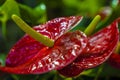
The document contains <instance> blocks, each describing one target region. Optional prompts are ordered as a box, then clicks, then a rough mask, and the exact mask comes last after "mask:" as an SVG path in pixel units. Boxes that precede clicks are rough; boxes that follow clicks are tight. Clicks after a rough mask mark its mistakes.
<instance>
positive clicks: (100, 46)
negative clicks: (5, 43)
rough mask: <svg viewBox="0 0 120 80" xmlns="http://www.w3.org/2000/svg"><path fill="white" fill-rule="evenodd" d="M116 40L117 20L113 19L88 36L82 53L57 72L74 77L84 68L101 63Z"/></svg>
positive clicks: (117, 35) (110, 51)
mask: <svg viewBox="0 0 120 80" xmlns="http://www.w3.org/2000/svg"><path fill="white" fill-rule="evenodd" d="M118 40H119V31H118V21H117V20H115V21H114V22H113V23H111V24H110V25H109V26H107V27H106V28H104V29H102V30H100V31H99V32H97V33H95V34H94V35H92V36H90V37H88V44H87V46H86V48H85V50H84V51H83V52H82V54H80V55H79V56H78V57H77V59H75V61H73V62H72V63H71V64H70V65H68V66H66V67H64V68H62V69H61V70H58V71H59V73H60V74H62V75H64V76H67V77H74V76H77V75H79V74H80V73H81V72H82V71H84V70H86V69H89V68H94V67H96V66H98V65H100V64H102V63H103V62H105V61H106V60H107V59H108V58H109V57H110V55H111V54H112V53H113V51H114V49H115V47H116V45H117V43H118ZM112 57H114V56H112ZM117 58H118V57H117ZM117 61H118V59H117Z"/></svg>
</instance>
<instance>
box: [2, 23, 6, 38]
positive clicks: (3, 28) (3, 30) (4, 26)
mask: <svg viewBox="0 0 120 80" xmlns="http://www.w3.org/2000/svg"><path fill="white" fill-rule="evenodd" d="M6 34H7V33H6V21H2V35H3V37H4V39H6Z"/></svg>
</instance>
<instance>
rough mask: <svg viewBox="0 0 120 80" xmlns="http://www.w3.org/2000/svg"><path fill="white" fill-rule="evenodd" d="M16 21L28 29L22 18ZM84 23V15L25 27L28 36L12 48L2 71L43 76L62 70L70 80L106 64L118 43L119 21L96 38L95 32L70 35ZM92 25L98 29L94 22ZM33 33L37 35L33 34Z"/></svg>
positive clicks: (0, 68)
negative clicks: (52, 71) (76, 26)
mask: <svg viewBox="0 0 120 80" xmlns="http://www.w3.org/2000/svg"><path fill="white" fill-rule="evenodd" d="M13 19H14V20H18V21H17V22H16V23H18V24H19V26H21V25H22V26H24V24H25V23H24V22H23V21H21V19H20V18H19V17H18V16H16V15H14V17H13ZM81 20H82V17H81V16H71V17H61V18H56V19H53V20H51V21H48V22H47V23H45V24H43V25H39V26H35V27H34V28H33V29H34V30H32V29H31V28H29V26H28V25H27V24H25V25H27V28H29V29H27V28H26V29H25V28H23V27H22V28H23V30H24V31H26V32H27V33H28V34H26V35H25V36H24V37H23V38H22V39H20V40H19V41H18V42H17V43H16V44H15V45H14V46H13V47H12V48H11V50H10V52H9V54H8V56H7V59H6V66H5V67H2V66H0V70H1V71H4V72H8V73H15V74H42V73H45V72H48V71H51V70H58V72H59V73H60V74H62V75H64V76H66V77H74V76H77V75H78V74H80V73H81V72H82V71H84V70H86V69H89V68H94V67H96V66H98V65H100V64H102V63H103V62H105V61H106V60H107V59H108V58H109V57H110V55H111V54H112V53H113V51H114V49H115V47H116V45H117V43H118V40H119V32H118V31H119V30H118V21H117V20H115V21H114V22H113V23H111V24H110V25H109V26H107V27H105V28H104V29H102V30H100V31H99V32H97V33H95V34H93V35H89V33H91V32H89V31H88V30H86V31H85V33H86V34H87V35H89V36H86V34H85V33H84V32H81V31H74V32H69V31H70V30H71V29H72V28H74V27H75V25H77V24H78V23H79V22H80V21H81ZM95 21H96V20H95ZM19 22H21V23H19ZM92 24H94V26H93V27H95V26H96V23H95V22H94V21H93V23H92ZM90 26H91V25H90ZM93 27H92V28H93ZM89 28H91V27H89ZM89 28H88V29H89ZM92 28H91V29H92ZM30 30H32V32H37V33H33V34H32V32H30ZM36 35H38V36H37V38H36ZM43 35H44V36H43ZM34 37H35V38H34ZM39 38H41V39H39ZM39 41H40V42H39ZM47 41H48V42H47ZM50 43H51V44H50Z"/></svg>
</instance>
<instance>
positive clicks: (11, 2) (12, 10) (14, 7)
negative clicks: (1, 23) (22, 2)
mask: <svg viewBox="0 0 120 80" xmlns="http://www.w3.org/2000/svg"><path fill="white" fill-rule="evenodd" d="M1 11H3V12H5V13H6V14H7V15H6V16H7V18H8V19H10V18H11V15H12V14H16V15H18V16H20V13H19V7H18V4H17V2H16V1H15V0H6V1H5V3H4V4H3V5H2V7H1Z"/></svg>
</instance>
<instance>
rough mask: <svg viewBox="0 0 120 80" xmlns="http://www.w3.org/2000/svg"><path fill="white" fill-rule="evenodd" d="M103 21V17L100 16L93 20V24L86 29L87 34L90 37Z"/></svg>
mask: <svg viewBox="0 0 120 80" xmlns="http://www.w3.org/2000/svg"><path fill="white" fill-rule="evenodd" d="M100 19H101V16H100V15H97V16H96V17H95V18H94V19H93V20H92V22H91V23H90V24H89V25H88V27H87V28H86V29H85V31H84V32H85V34H86V35H88V36H90V35H91V34H92V33H93V31H94V30H95V28H96V25H97V24H98V22H99V21H100Z"/></svg>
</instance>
